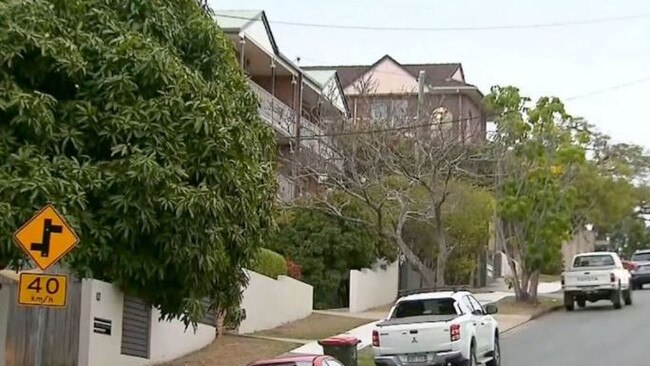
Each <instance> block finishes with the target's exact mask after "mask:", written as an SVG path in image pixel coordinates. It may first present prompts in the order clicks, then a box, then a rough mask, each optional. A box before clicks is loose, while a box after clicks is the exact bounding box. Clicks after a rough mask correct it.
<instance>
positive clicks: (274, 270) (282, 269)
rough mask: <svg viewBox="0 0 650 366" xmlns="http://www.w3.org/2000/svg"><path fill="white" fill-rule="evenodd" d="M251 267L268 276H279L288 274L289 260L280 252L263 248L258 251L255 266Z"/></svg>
mask: <svg viewBox="0 0 650 366" xmlns="http://www.w3.org/2000/svg"><path fill="white" fill-rule="evenodd" d="M251 269H252V270H253V271H255V272H257V273H259V274H263V275H265V276H267V277H271V278H277V277H278V276H280V275H285V276H286V274H287V262H286V260H285V259H284V257H283V256H281V255H280V254H278V253H276V252H274V251H272V250H269V249H264V248H262V249H260V251H259V252H258V254H257V258H256V259H255V263H254V264H253V268H251Z"/></svg>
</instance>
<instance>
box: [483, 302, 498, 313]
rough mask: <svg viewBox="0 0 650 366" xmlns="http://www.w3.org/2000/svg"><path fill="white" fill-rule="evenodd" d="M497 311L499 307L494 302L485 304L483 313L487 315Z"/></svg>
mask: <svg viewBox="0 0 650 366" xmlns="http://www.w3.org/2000/svg"><path fill="white" fill-rule="evenodd" d="M498 312H499V309H498V308H497V306H496V305H494V304H487V305H485V313H486V314H488V315H492V314H496V313H498Z"/></svg>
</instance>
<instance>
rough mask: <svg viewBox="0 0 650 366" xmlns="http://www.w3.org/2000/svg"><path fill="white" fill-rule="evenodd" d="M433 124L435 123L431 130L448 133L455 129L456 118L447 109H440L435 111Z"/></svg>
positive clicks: (432, 116)
mask: <svg viewBox="0 0 650 366" xmlns="http://www.w3.org/2000/svg"><path fill="white" fill-rule="evenodd" d="M431 119H432V122H433V123H434V124H433V125H431V129H432V130H435V131H438V130H442V131H447V130H449V129H451V128H452V127H453V123H452V122H453V120H454V117H453V115H452V114H451V112H449V110H448V109H447V108H445V107H438V108H436V109H434V110H433V113H432V115H431Z"/></svg>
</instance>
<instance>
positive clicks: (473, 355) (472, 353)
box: [457, 340, 478, 366]
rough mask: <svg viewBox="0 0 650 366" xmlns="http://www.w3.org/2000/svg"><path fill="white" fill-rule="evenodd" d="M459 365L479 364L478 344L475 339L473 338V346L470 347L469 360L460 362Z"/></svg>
mask: <svg viewBox="0 0 650 366" xmlns="http://www.w3.org/2000/svg"><path fill="white" fill-rule="evenodd" d="M457 366H478V362H477V361H476V346H475V343H474V340H472V346H471V347H470V349H469V360H467V361H463V362H461V363H459V364H458V365H457Z"/></svg>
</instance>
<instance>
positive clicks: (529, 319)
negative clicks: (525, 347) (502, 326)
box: [502, 305, 564, 333]
mask: <svg viewBox="0 0 650 366" xmlns="http://www.w3.org/2000/svg"><path fill="white" fill-rule="evenodd" d="M563 307H564V306H562V305H555V306H552V307H550V308H548V309H545V310H542V311H540V312H538V313H535V314H532V315H531V316H530V318H528V320H526V321H524V322H521V323H519V324H517V325H515V326H513V327H512V328H510V329H507V330H504V331H503V332H502V333H509V332H511V331H513V330H514V329H517V328H519V327H521V326H522V325H524V324H528V323H530V322H531V321H533V320H536V319H539V318H541V317H543V316H544V315H548V314H550V313H553V312H555V311H558V310H560V309H562V308H563Z"/></svg>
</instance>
